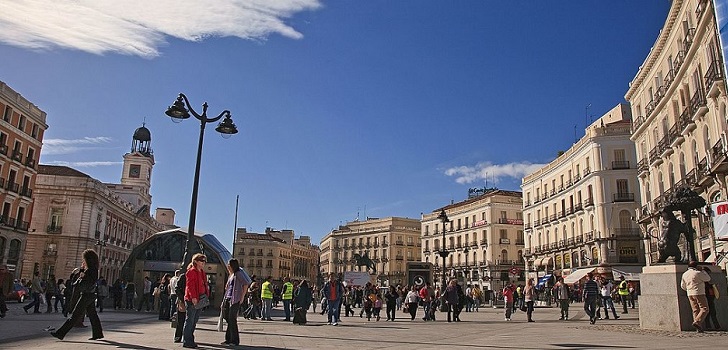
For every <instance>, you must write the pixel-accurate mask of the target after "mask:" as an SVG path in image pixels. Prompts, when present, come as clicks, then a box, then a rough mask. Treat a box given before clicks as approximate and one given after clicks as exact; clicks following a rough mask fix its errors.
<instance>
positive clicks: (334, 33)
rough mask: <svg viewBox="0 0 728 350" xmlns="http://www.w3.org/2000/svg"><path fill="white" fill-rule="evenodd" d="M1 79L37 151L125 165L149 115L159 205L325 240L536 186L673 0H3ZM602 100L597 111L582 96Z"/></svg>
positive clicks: (218, 225) (48, 160)
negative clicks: (525, 184)
mask: <svg viewBox="0 0 728 350" xmlns="http://www.w3.org/2000/svg"><path fill="white" fill-rule="evenodd" d="M0 7H1V8H2V11H0V57H2V61H1V62H2V64H0V80H1V81H3V82H5V83H7V84H8V85H9V86H10V87H12V88H13V89H15V90H16V91H18V92H19V93H21V94H22V95H23V96H24V97H25V98H27V99H29V100H30V101H32V102H33V103H34V104H36V105H38V106H39V107H40V108H41V109H42V110H44V111H45V112H47V113H48V119H47V124H48V125H49V129H48V131H47V133H46V136H45V137H46V138H45V142H44V146H43V150H42V153H41V163H44V164H58V165H66V166H70V167H74V168H76V169H78V170H81V171H83V172H85V173H87V174H89V175H91V176H93V177H95V178H97V179H99V180H101V181H104V182H118V181H119V178H120V176H121V161H122V156H123V154H124V153H126V152H128V151H129V149H130V146H131V136H132V134H133V132H134V130H135V129H136V128H137V127H139V126H141V125H142V123H146V124H145V125H146V126H147V127H148V128H149V129H150V130H151V132H152V147H153V149H154V154H155V161H156V165H155V168H154V174H153V178H152V195H153V201H154V203H153V207H171V208H174V209H175V210H176V212H177V224H178V225H180V226H186V225H187V220H188V211H189V201H190V193H191V187H192V175H193V171H194V161H195V152H196V148H197V139H198V135H199V134H198V133H199V123H196V122H195V121H194V120H187V121H184V122H181V123H172V122H171V121H170V119H169V118H166V117H165V116H164V111H165V109H166V107H167V106H168V105H170V104H171V103H172V102H173V101H174V99H175V97H176V96H177V94H178V93H180V92H184V93H185V94H187V96H188V97H189V98H190V100H191V102H192V103H193V106H194V107H195V108H196V109H197V110H198V111H200V110H201V106H202V103H203V102H208V104H209V106H210V107H209V112H210V114H211V115H217V114H218V113H220V112H221V111H223V110H230V111H231V113H232V116H233V120H234V122H235V123H236V124H237V126H238V128H239V130H240V132H239V133H238V134H237V135H235V136H233V137H231V138H230V139H223V138H222V137H220V136H219V135H217V134H216V133H215V131H214V126H208V128H207V129H206V137H205V143H204V155H203V164H202V174H201V187H200V191H201V192H200V201H199V209H198V218H197V229H198V230H202V231H207V232H212V233H215V234H216V235H217V236H218V237H219V238H220V240H221V241H222V242H223V243H225V244H227V245H230V243H229V242H231V240H232V232H233V229H234V222H235V196H236V195H240V210H239V215H238V226H239V227H247V228H248V229H249V230H252V231H256V232H262V231H263V230H264V229H265V227H267V226H269V227H273V228H276V229H284V228H289V229H293V230H295V231H296V232H297V233H299V234H305V235H310V236H312V237H313V239H314V241H318V240H319V239H320V238H321V237H323V236H324V235H325V234H326V233H327V232H329V231H330V230H331V229H332V228H334V227H336V226H338V225H339V224H343V223H345V222H347V221H350V220H353V219H355V218H357V216H358V217H360V218H364V217H366V216H369V217H388V216H404V217H411V218H419V217H420V215H421V213H423V212H424V213H427V212H431V211H433V210H436V209H437V208H439V207H441V206H443V205H446V204H449V203H450V202H451V201H460V200H463V199H465V198H466V197H467V193H468V189H469V188H471V187H483V186H488V187H492V186H496V187H499V188H503V189H509V190H520V187H519V186H520V181H521V178H522V177H523V176H524V175H525V174H528V173H530V172H532V171H534V170H535V169H538V168H539V167H541V166H542V165H543V164H545V163H548V162H549V161H551V160H553V159H554V157H555V156H556V154H557V152H558V151H560V150H566V149H568V148H569V147H570V145H571V144H572V143H573V142H574V140H575V139H577V138H579V137H581V136H582V135H583V133H584V126H585V123H586V122H588V121H589V120H590V119H592V118H597V117H599V116H600V115H601V114H602V113H605V112H607V111H608V110H609V109H611V108H612V107H614V106H615V105H616V104H618V103H620V102H623V101H624V93H625V91H626V90H627V86H628V83H629V82H630V81H631V79H632V78H633V77H634V74H635V73H636V72H637V69H638V67H639V66H640V65H641V64H642V62H643V60H644V59H645V57H646V55H647V53H648V52H649V50H650V47H651V46H652V44H653V43H654V41H655V39H656V37H657V34H658V32H659V30H660V28H661V27H662V25H663V23H664V20H665V18H666V14H667V10H668V7H669V2H668V1H628V0H621V1H610V2H597V1H577V0H573V1H564V2H560V3H558V4H554V3H552V2H511V1H507V2H506V1H501V2H493V1H476V0H464V1H457V2H451V1H434V0H419V1H415V0H402V1H385V0H370V1H351V0H341V1H316V0H217V1H214V2H209V1H189V0H176V1H167V0H158V1H153V2H149V1H137V0H130V1H123V2H119V1H106V0H75V1H56V2H48V1H38V0H36V1H31V0H0ZM587 105H589V106H590V107H589V108H586V106H587Z"/></svg>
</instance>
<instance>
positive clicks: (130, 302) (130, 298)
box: [124, 282, 137, 310]
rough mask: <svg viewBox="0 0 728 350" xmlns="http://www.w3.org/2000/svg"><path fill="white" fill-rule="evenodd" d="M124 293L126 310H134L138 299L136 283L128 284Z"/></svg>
mask: <svg viewBox="0 0 728 350" xmlns="http://www.w3.org/2000/svg"><path fill="white" fill-rule="evenodd" d="M124 293H125V294H126V309H127V310H134V299H135V298H136V297H137V292H136V286H135V285H134V282H129V283H127V284H126V287H125V288H124Z"/></svg>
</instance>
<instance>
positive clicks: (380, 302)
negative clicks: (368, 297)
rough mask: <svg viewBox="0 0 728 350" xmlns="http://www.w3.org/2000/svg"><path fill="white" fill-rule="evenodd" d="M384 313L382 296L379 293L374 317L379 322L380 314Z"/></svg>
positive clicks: (375, 301)
mask: <svg viewBox="0 0 728 350" xmlns="http://www.w3.org/2000/svg"><path fill="white" fill-rule="evenodd" d="M381 312H382V296H381V295H379V293H377V294H376V300H374V317H376V319H377V321H379V319H380V313H381Z"/></svg>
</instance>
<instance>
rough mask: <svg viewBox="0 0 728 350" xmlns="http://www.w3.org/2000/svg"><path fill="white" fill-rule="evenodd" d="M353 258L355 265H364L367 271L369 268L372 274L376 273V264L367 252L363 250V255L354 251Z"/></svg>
mask: <svg viewBox="0 0 728 350" xmlns="http://www.w3.org/2000/svg"><path fill="white" fill-rule="evenodd" d="M354 260H355V261H356V266H366V268H367V271H369V269H371V270H372V274H376V273H377V266H376V265H375V264H374V261H372V259H369V254H368V253H367V252H364V255H363V256H362V255H359V254H358V253H354Z"/></svg>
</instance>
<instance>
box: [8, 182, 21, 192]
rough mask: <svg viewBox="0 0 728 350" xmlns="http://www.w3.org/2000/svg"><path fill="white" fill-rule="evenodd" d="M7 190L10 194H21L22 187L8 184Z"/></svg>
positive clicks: (12, 183) (11, 183)
mask: <svg viewBox="0 0 728 350" xmlns="http://www.w3.org/2000/svg"><path fill="white" fill-rule="evenodd" d="M5 189H6V190H8V191H10V192H15V193H18V192H20V185H19V184H16V183H14V182H8V183H7V184H6V185H5Z"/></svg>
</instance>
